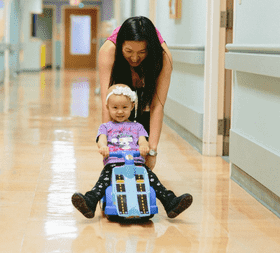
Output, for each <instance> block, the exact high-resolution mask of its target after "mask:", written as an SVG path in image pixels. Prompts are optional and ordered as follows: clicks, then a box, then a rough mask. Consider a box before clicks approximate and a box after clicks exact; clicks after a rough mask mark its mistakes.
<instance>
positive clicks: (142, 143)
mask: <svg viewBox="0 0 280 253" xmlns="http://www.w3.org/2000/svg"><path fill="white" fill-rule="evenodd" d="M138 144H139V151H140V155H142V156H146V155H147V154H148V152H149V150H150V148H149V142H148V141H147V140H146V137H145V136H140V137H139V140H138Z"/></svg>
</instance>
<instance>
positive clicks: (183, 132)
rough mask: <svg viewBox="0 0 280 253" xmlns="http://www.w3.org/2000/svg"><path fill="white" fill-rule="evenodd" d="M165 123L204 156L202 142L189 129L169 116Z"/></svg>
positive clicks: (166, 117) (165, 117) (165, 118)
mask: <svg viewBox="0 0 280 253" xmlns="http://www.w3.org/2000/svg"><path fill="white" fill-rule="evenodd" d="M164 123H165V124H166V125H168V126H169V127H170V128H172V129H173V130H174V131H175V132H176V133H178V134H179V135H180V136H181V137H182V138H183V139H184V140H186V141H187V142H188V143H189V144H190V145H192V146H193V147H194V148H195V149H196V150H197V151H198V152H199V153H200V154H202V140H200V139H199V138H197V137H196V136H195V135H193V134H192V133H191V132H189V131H188V130H187V129H185V128H183V127H182V126H180V125H179V124H178V123H177V122H175V121H174V120H173V119H171V118H170V117H168V116H167V115H165V116H164Z"/></svg>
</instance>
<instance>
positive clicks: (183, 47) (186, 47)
mask: <svg viewBox="0 0 280 253" xmlns="http://www.w3.org/2000/svg"><path fill="white" fill-rule="evenodd" d="M167 46H168V48H169V49H171V50H172V49H178V50H198V51H204V50H205V46H203V45H198V44H170V45H167Z"/></svg>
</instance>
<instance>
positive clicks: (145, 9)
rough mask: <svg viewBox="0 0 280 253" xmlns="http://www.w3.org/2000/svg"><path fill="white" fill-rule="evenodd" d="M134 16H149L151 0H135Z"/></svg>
mask: <svg viewBox="0 0 280 253" xmlns="http://www.w3.org/2000/svg"><path fill="white" fill-rule="evenodd" d="M134 8H135V10H134V16H144V17H147V18H148V17H149V0H135V4H134Z"/></svg>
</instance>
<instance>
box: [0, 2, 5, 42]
mask: <svg viewBox="0 0 280 253" xmlns="http://www.w3.org/2000/svg"><path fill="white" fill-rule="evenodd" d="M4 32H5V15H4V1H3V0H0V42H1V41H2V40H3V37H4Z"/></svg>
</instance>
